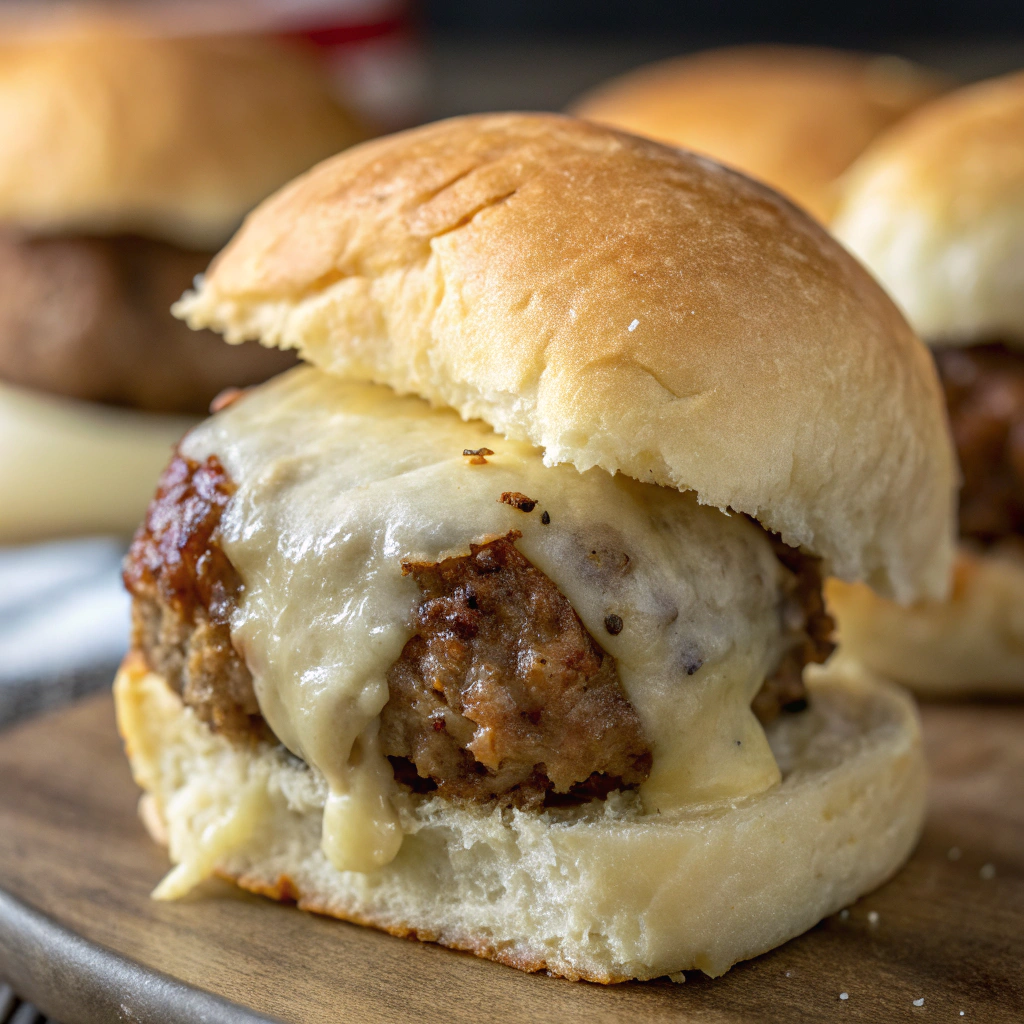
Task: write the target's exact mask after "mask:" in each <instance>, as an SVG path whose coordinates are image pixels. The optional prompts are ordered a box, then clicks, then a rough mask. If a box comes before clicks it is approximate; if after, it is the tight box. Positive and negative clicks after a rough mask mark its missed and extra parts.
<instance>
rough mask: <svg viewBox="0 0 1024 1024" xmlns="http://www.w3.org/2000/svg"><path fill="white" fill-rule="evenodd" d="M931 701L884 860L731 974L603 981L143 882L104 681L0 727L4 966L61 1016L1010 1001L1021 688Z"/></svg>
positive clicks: (971, 1005)
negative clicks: (918, 829)
mask: <svg viewBox="0 0 1024 1024" xmlns="http://www.w3.org/2000/svg"><path fill="white" fill-rule="evenodd" d="M923 715H924V721H925V732H926V742H927V747H928V753H929V758H930V762H931V766H932V772H933V785H932V795H931V810H930V814H929V818H928V823H927V827H926V829H925V833H924V837H923V838H922V841H921V844H920V847H919V848H918V850H917V852H916V854H915V855H914V857H913V859H912V860H911V862H910V863H909V864H908V866H907V867H906V868H905V869H904V870H903V871H902V872H901V873H900V874H899V875H898V876H897V877H896V878H895V879H894V880H893V881H891V882H890V883H888V884H887V885H885V886H883V887H882V888H881V889H880V890H878V891H877V892H876V893H873V894H872V895H870V896H867V897H865V898H864V899H862V900H860V901H859V902H858V903H857V904H856V905H854V906H853V907H851V908H850V909H849V911H848V912H846V913H843V914H839V915H836V916H834V917H832V918H829V919H827V920H825V921H823V922H822V923H821V924H819V925H818V926H817V927H816V928H814V929H812V930H811V931H810V932H808V933H807V934H806V935H804V936H802V937H800V938H798V939H795V940H794V941H792V942H790V943H788V944H787V945H785V946H783V947H782V948H780V949H777V950H775V951H773V952H771V953H768V954H766V955H764V956H762V957H759V958H757V959H756V960H753V961H749V962H747V963H744V964H739V965H738V966H736V967H734V968H733V969H732V971H730V972H729V973H728V974H727V975H726V976H725V977H723V978H719V979H717V980H714V981H712V980H711V979H709V978H706V977H704V976H703V975H701V974H700V973H699V972H693V973H691V974H689V975H688V977H687V982H686V984H685V985H676V984H672V983H671V982H669V981H667V980H661V981H655V982H647V983H643V984H626V985H618V986H610V987H602V986H600V985H590V984H586V983H576V984H574V983H571V982H566V981H563V980H560V979H555V978H548V977H546V976H541V975H526V974H521V973H519V972H518V971H514V970H512V969H510V968H507V967H502V966H500V965H498V964H494V963H490V962H487V961H483V960H477V959H475V958H474V957H472V956H469V955H467V954H462V953H455V952H451V951H450V950H446V949H442V948H440V947H438V946H433V945H425V944H420V943H416V942H410V941H407V940H403V939H395V938H391V937H390V936H387V935H382V934H379V933H377V932H374V931H370V930H367V929H362V928H358V927H355V926H353V925H349V924H343V923H341V922H337V921H332V920H328V919H325V918H318V917H314V916H312V915H308V914H304V913H302V912H300V911H298V910H296V909H295V908H293V907H288V906H281V905H278V904H275V903H272V902H270V901H269V900H264V899H261V898H259V897H255V896H249V895H246V894H243V893H239V892H238V891H236V890H235V889H233V888H232V887H230V886H228V885H226V884H222V883H213V884H208V885H207V886H205V887H204V888H203V889H202V891H200V892H197V893H196V894H195V895H194V896H192V897H190V898H189V899H187V900H185V901H183V902H179V903H171V904H168V903H155V902H153V901H151V900H150V899H149V897H148V894H149V892H150V890H151V889H152V888H153V886H154V885H155V884H156V883H157V881H158V880H159V879H160V877H161V875H162V874H163V873H164V871H165V870H166V868H167V862H166V859H165V856H164V853H163V851H162V850H160V849H158V848H157V847H156V846H154V845H153V844H152V843H151V842H150V840H149V839H148V837H147V836H146V834H145V832H144V831H143V829H142V826H141V825H140V823H139V821H138V819H137V817H136V813H135V807H136V800H137V796H138V793H137V791H136V789H135V786H134V785H133V783H132V780H131V778H130V776H129V774H128V768H127V765H126V763H125V761H124V758H123V756H122V754H121V750H120V743H119V741H118V738H117V735H116V732H115V729H114V717H113V707H112V703H111V700H110V698H109V697H107V696H106V695H102V696H99V697H94V698H91V699H89V700H87V701H84V702H82V703H80V704H78V705H76V706H74V707H72V708H70V709H67V710H64V711H61V712H58V713H56V714H52V715H49V716H47V717H44V718H40V719H37V720H34V721H32V722H30V723H28V724H27V725H25V726H22V727H20V728H19V729H17V730H14V731H12V732H8V733H5V734H0V975H4V974H5V973H6V975H7V976H8V977H9V978H10V980H11V981H12V982H14V984H15V986H16V987H17V986H18V985H19V984H20V985H21V986H22V994H23V995H25V996H26V998H31V999H33V1000H34V1001H36V1002H37V1004H38V1005H40V1006H41V1008H42V1009H43V1010H44V1011H46V1012H47V1013H50V1014H52V1015H54V1016H60V1017H61V1018H62V1019H63V1020H64V1022H65V1024H80V1022H82V1024H85V1022H90V1024H91V1022H94V1021H111V1020H118V1019H120V1020H124V1021H132V1022H150V1021H152V1022H160V1024H170V1022H174V1021H199V1020H204V1021H218V1022H220V1021H239V1022H242V1021H245V1022H251V1021H254V1020H265V1019H266V1017H270V1018H274V1019H278V1020H281V1021H289V1022H292V1021H294V1022H299V1021H301V1022H321V1021H338V1022H349V1021H358V1022H360V1024H362V1022H376V1021H381V1022H383V1021H387V1022H393V1021H422V1022H435V1021H436V1022H441V1021H444V1022H449V1024H462V1022H467V1024H468V1022H473V1024H482V1022H487V1021H502V1022H509V1024H518V1022H529V1024H546V1022H559V1024H561V1022H575V1021H588V1022H591V1021H598V1022H599V1021H618V1020H644V1021H669V1020H671V1021H675V1022H686V1021H700V1022H702V1024H718V1022H730V1024H731V1022H738V1021H758V1022H760V1021H780V1022H788V1021H819V1020H833V1019H835V1020H846V1021H872V1022H875V1021H883V1022H884V1021H902V1020H918V1021H924V1020H929V1021H960V1020H963V1021H986V1022H1003V1021H1007V1022H1009V1021H1020V1020H1022V1019H1024V705H1007V704H1002V705H994V704H989V705H964V706H958V705H932V706H930V707H926V708H925V709H924V712H923ZM993 871H994V876H993ZM876 915H877V916H876ZM842 992H846V993H848V998H847V999H845V1000H841V999H840V993H842ZM922 997H923V998H924V1003H923V1005H921V1006H919V1007H918V1006H915V1005H914V1000H916V999H920V998H922ZM961 1010H962V1011H963V1016H962V1017H961V1016H960V1011H961ZM262 1015H266V1017H264V1016H262Z"/></svg>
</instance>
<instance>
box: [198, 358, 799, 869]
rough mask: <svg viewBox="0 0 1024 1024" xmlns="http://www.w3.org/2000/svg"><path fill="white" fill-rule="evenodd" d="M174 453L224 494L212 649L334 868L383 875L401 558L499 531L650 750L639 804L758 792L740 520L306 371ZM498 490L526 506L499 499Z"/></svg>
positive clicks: (767, 608) (750, 554) (756, 650)
mask: <svg viewBox="0 0 1024 1024" xmlns="http://www.w3.org/2000/svg"><path fill="white" fill-rule="evenodd" d="M481 447H486V448H490V449H492V450H493V452H494V454H493V455H491V456H488V457H487V462H486V464H485V465H474V464H473V463H472V462H471V461H470V459H468V458H466V457H465V456H464V455H463V454H462V453H463V450H464V449H467V448H470V449H478V448H481ZM183 451H184V453H185V454H186V455H188V456H190V457H191V458H193V459H196V460H203V459H205V458H206V457H207V456H208V455H210V454H214V453H215V454H216V455H217V456H218V457H219V458H220V459H221V461H222V463H223V464H224V466H225V468H226V469H227V471H228V472H229V473H230V475H231V477H232V479H233V480H234V481H235V483H236V484H237V486H238V490H237V493H236V494H235V496H234V498H233V499H232V501H231V503H230V504H229V506H228V508H227V510H226V512H225V515H224V518H223V520H222V530H223V546H224V549H225V551H226V552H227V554H228V556H229V558H230V559H231V561H232V562H233V564H234V565H235V567H236V569H237V570H238V572H239V573H240V575H241V577H242V580H243V582H244V584H245V591H244V594H243V597H242V600H241V602H240V605H239V608H238V610H237V613H236V615H235V617H234V619H233V621H232V636H233V638H234V640H235V642H236V644H237V645H238V646H239V647H240V648H241V650H242V651H243V653H244V656H245V659H246V662H247V664H248V665H249V668H250V669H251V670H252V674H253V678H254V682H255V687H256V695H257V698H258V700H259V704H260V708H261V710H262V712H263V715H264V717H265V718H266V719H267V721H268V723H269V724H270V727H271V728H272V729H273V730H274V732H275V733H276V734H277V736H278V737H279V738H280V739H281V740H282V741H283V742H284V743H285V744H286V745H287V746H288V748H289V749H290V750H292V751H293V752H294V753H295V754H297V755H298V756H300V757H302V758H303V759H305V760H306V761H307V762H309V763H310V764H311V765H313V766H315V767H316V768H317V769H319V770H320V771H321V772H322V773H323V775H324V776H325V778H326V780H327V783H328V786H329V790H330V798H329V800H328V804H327V808H326V811H325V815H324V824H323V848H324V852H325V854H326V855H327V857H328V859H329V860H330V861H331V863H332V864H334V865H335V867H337V868H338V869H339V870H355V871H368V870H372V869H373V868H374V867H377V866H379V865H382V864H386V863H388V862H389V861H390V860H391V859H392V858H393V857H394V856H395V855H396V854H397V852H398V849H399V847H400V845H401V842H402V832H401V826H400V824H399V819H398V815H397V814H396V812H395V810H394V808H393V806H392V801H391V797H392V795H393V794H394V792H395V783H394V780H393V776H392V772H391V767H390V764H389V762H388V761H387V759H386V758H385V757H384V756H383V755H382V753H381V751H380V748H379V745H378V737H377V733H378V727H379V714H380V711H381V709H382V708H383V707H384V704H385V703H386V702H387V699H388V688H387V682H386V673H387V670H388V668H389V666H390V665H391V664H392V663H393V662H394V661H395V660H396V659H397V658H398V657H399V656H400V654H401V652H402V648H403V646H404V645H405V643H406V641H407V640H408V639H409V638H410V637H411V636H412V634H413V629H414V627H413V623H414V614H415V611H416V608H417V606H418V605H419V602H420V594H419V590H418V588H417V586H416V584H415V582H414V581H413V580H412V578H411V577H408V576H403V575H402V572H401V563H402V561H403V560H404V559H413V560H417V561H428V562H436V561H439V560H440V559H443V558H446V557H450V556H453V555H463V554H467V553H468V552H469V544H470V542H476V543H480V542H485V541H487V540H489V539H493V538H494V537H496V536H502V535H504V534H506V533H507V532H508V531H509V530H513V529H515V530H519V531H521V533H522V538H521V539H520V540H519V541H518V542H517V546H518V548H519V549H520V550H521V551H522V553H523V554H524V555H525V556H526V557H527V558H528V559H529V560H530V561H531V562H532V563H533V564H534V565H535V566H537V568H539V569H540V570H541V571H543V572H545V573H546V574H547V575H548V576H549V577H550V578H551V579H552V580H553V581H554V583H555V584H556V585H557V586H558V588H559V589H560V590H561V592H562V593H563V594H565V596H566V597H567V598H568V599H569V601H570V602H571V603H572V605H573V607H574V608H575V609H576V612H577V613H578V614H579V616H580V618H581V619H582V620H583V623H584V624H585V626H586V627H587V629H588V630H589V631H590V633H591V634H592V635H593V636H594V637H595V639H596V640H597V641H598V643H599V644H600V645H601V646H602V647H603V648H604V649H605V650H606V651H608V652H609V653H610V654H612V655H613V656H614V657H615V659H616V662H617V665H618V670H619V676H620V679H621V681H622V685H623V688H624V689H625V691H626V695H627V696H628V698H629V700H630V701H631V703H632V704H633V706H634V708H635V709H636V711H637V713H638V715H639V717H640V720H641V722H642V724H643V727H644V729H645V731H646V734H647V737H648V739H649V741H650V743H651V749H652V753H653V769H652V772H651V776H650V779H649V780H648V782H647V783H646V784H645V785H644V786H643V788H642V790H641V796H642V798H643V801H644V805H645V807H646V808H647V809H648V810H650V811H669V810H671V809H672V808H675V807H679V806H683V805H687V804H693V803H706V802H709V801H718V800H729V799H734V798H738V797H742V796H746V795H749V794H753V793H757V792H760V791H762V790H764V789H766V788H768V787H769V786H771V785H773V784H775V783H776V782H777V781H778V779H779V772H778V768H777V766H776V764H775V760H774V758H773V756H772V753H771V751H770V750H769V748H768V744H767V741H766V740H765V737H764V733H763V731H762V729H761V727H760V725H759V724H758V722H757V720H756V719H755V718H754V716H753V714H752V712H751V711H750V702H751V699H752V698H753V696H754V694H755V693H756V692H757V690H758V688H759V687H760V685H761V683H762V682H763V680H764V678H765V675H766V674H767V672H768V671H769V670H770V669H771V668H772V667H773V666H774V663H775V661H776V659H777V657H778V655H779V651H780V642H781V641H780V624H779V612H778V608H779V600H780V579H781V574H782V570H781V568H780V566H779V564H778V562H777V560H776V559H775V557H774V555H773V554H772V551H771V548H770V545H769V543H768V541H767V538H766V537H765V535H764V534H763V532H762V531H761V530H760V529H759V528H758V527H756V526H754V525H753V524H751V523H749V522H748V521H746V520H745V519H743V518H742V517H739V516H728V515H726V514H724V513H722V512H720V511H719V510H717V509H713V508H706V507H701V506H699V505H698V504H697V502H696V500H695V499H694V497H693V496H692V495H689V494H680V493H679V492H677V491H674V490H670V489H667V488H662V487H657V486H654V485H650V484H641V483H637V482H636V481H634V480H632V479H630V478H628V477H623V476H614V477H613V476H611V475H609V474H608V473H606V472H604V471H603V470H600V469H593V470H590V471H588V472H586V473H579V472H578V471H577V470H576V469H574V468H572V467H571V466H555V467H547V466H545V465H544V463H543V461H542V453H541V452H540V451H538V450H537V449H535V448H533V447H531V446H529V445H527V444H522V443H519V442H512V441H507V440H505V439H503V438H501V437H499V436H497V435H495V434H494V433H493V432H492V431H491V430H490V429H489V428H488V427H487V426H485V425H483V424H481V423H477V422H471V423H464V422H462V421H461V420H460V419H459V418H458V416H456V415H455V414H454V413H452V412H449V411H438V410H434V409H431V408H430V407H429V406H428V405H427V403H426V402H424V401H422V400H420V399H418V398H403V397H398V396H397V395H395V393H394V392H392V391H391V390H389V389H387V388H384V387H378V386H375V385H368V384H353V383H347V382H343V381H339V380H336V379H332V378H331V377H329V376H328V375H326V374H324V373H321V372H320V371H318V370H314V369H311V368H300V369H296V370H293V371H291V372H289V373H287V374H285V375H283V376H281V377H279V378H276V379H275V380H274V381H271V382H270V383H268V384H266V385H263V386H262V387H260V388H258V389H256V390H254V391H252V392H250V393H249V394H247V395H246V397H244V398H243V399H241V400H240V401H238V402H237V403H235V404H234V405H232V406H231V407H230V408H228V409H227V410H225V411H224V412H222V413H220V414H218V415H217V416H214V417H213V418H211V419H210V420H208V421H206V422H205V423H204V424H201V425H200V426H199V427H197V428H196V429H195V430H194V431H193V432H192V433H191V434H190V435H189V436H188V438H187V439H186V441H185V443H184V445H183ZM503 491H519V492H522V493H524V494H526V495H528V496H529V497H530V498H533V499H536V501H537V503H538V504H537V507H536V508H535V510H534V511H533V512H530V513H524V512H521V511H519V510H518V509H515V508H512V507H511V506H509V505H506V504H503V503H502V502H501V501H500V500H499V499H500V495H501V494H502V492H503ZM544 512H547V513H548V516H549V517H550V523H549V524H547V525H546V524H545V523H544V522H543V521H542V514H543V513H544ZM612 614H614V615H617V616H619V617H620V618H621V619H622V622H623V628H622V631H621V632H620V633H619V634H618V635H616V636H612V635H610V634H609V633H608V631H607V629H606V627H605V624H604V623H605V618H606V617H607V616H609V615H612Z"/></svg>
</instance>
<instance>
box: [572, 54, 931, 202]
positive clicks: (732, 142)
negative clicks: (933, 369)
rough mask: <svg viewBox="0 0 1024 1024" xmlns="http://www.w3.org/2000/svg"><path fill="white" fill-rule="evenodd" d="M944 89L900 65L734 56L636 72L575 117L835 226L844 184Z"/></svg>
mask: <svg viewBox="0 0 1024 1024" xmlns="http://www.w3.org/2000/svg"><path fill="white" fill-rule="evenodd" d="M944 84H945V83H944V82H943V80H942V79H941V78H940V77H939V76H938V75H935V74H932V73H931V72H929V71H927V70H925V69H924V68H922V67H919V66H917V65H915V64H912V63H910V62H909V61H906V60H902V59H901V58H899V57H888V56H878V55H872V54H860V53H844V52H843V51H840V50H827V49H816V48H812V47H802V46H735V47H729V48H727V49H722V50H708V51H705V52H703V53H697V54H694V55H692V56H687V57H681V58H677V59H674V60H667V61H662V62H660V63H658V64H652V65H650V66H648V67H644V68H640V69H639V70H637V71H631V72H629V73H628V74H625V75H623V76H621V77H620V78H615V79H612V80H611V81H610V82H606V83H605V84H603V85H600V86H598V87H597V88H596V89H595V90H594V91H593V92H590V93H588V94H587V95H585V96H583V97H582V98H581V99H580V100H578V101H577V102H576V103H575V104H574V105H573V108H572V109H573V113H575V114H577V115H578V116H579V117H585V118H587V119H588V120H592V121H599V122H601V123H602V124H607V125H611V126H612V127H613V128H621V129H623V130H624V131H628V132H635V133H636V134H637V135H647V136H649V137H650V138H653V139H658V140H659V141H661V142H667V143H670V144H672V145H675V146H683V147H684V148H686V149H693V150H695V151H697V152H698V153H704V154H705V155H707V156H710V157H714V158H715V159H716V160H721V161H722V163H725V164H728V165H729V166H730V167H735V168H736V169H737V170H739V171H743V172H744V173H746V174H749V175H751V176H752V177H754V178H757V179H759V180H760V181H763V182H765V184H767V185H771V186H772V188H775V189H778V190H779V191H780V192H782V193H784V194H785V195H787V196H789V197H790V198H791V199H793V200H794V201H795V202H797V203H799V204H800V205H801V206H803V207H804V209H806V210H808V211H809V212H810V213H812V214H814V215H815V216H816V217H818V218H820V219H822V220H826V219H827V218H828V217H829V215H830V214H831V213H832V211H833V209H834V206H835V200H836V198H837V189H836V179H837V178H838V177H839V175H840V174H842V172H843V171H845V170H846V168H847V167H848V166H849V165H850V164H851V163H852V162H853V161H854V159H856V157H857V156H859V155H860V153H861V151H862V150H863V149H864V147H865V146H867V144H868V143H869V142H870V141H871V140H872V139H873V138H874V137H875V136H876V135H877V134H878V133H879V132H880V131H882V130H883V129H885V128H887V127H888V126H889V125H890V124H892V123H893V122H894V121H897V120H899V118H901V117H903V116H904V115H905V114H907V113H908V112H909V111H911V110H913V109H914V108H915V107H917V106H918V105H919V104H921V103H923V102H924V101H925V100H927V99H929V98H930V97H932V96H934V95H936V94H937V93H938V92H939V91H940V90H941V89H942V88H943V86H944Z"/></svg>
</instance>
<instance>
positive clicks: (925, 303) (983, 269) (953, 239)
mask: <svg viewBox="0 0 1024 1024" xmlns="http://www.w3.org/2000/svg"><path fill="white" fill-rule="evenodd" d="M834 229H835V232H836V234H837V235H838V236H839V237H840V238H841V239H842V240H843V241H844V242H845V243H846V245H847V246H848V247H849V248H851V249H852V250H853V251H854V252H855V253H856V254H857V255H858V256H860V258H861V259H862V260H864V262H865V263H867V265H868V266H869V267H870V268H871V269H872V270H873V271H874V272H875V274H876V276H877V277H878V278H879V279H880V280H881V281H882V282H883V284H885V286H886V287H887V288H888V289H889V291H890V293H891V294H892V295H893V296H894V297H895V298H896V300H897V301H898V302H899V303H900V305H902V306H903V308H904V310H905V311H906V313H907V315H908V316H909V318H910V320H911V322H912V323H913V324H914V326H915V327H916V328H917V330H918V331H920V332H921V334H922V335H923V336H924V337H925V338H926V339H927V340H928V341H930V342H932V343H933V344H954V345H956V344H959V345H964V344H971V343H974V342H986V341H1008V342H1011V343H1016V344H1017V345H1018V346H1021V345H1024V72H1017V73H1015V74H1012V75H1007V76H1005V77H1003V78H994V79H991V80H989V81H987V82H981V83H980V84H978V85H972V86H968V87H967V88H965V89H959V90H957V91H956V92H953V93H950V94H949V95H948V96H944V97H942V98H941V99H938V100H936V101H934V102H933V103H930V104H928V105H927V106H926V107H923V108H922V109H921V110H919V111H918V112H917V113H916V114H914V115H913V116H911V117H909V118H908V119H907V120H906V121H905V122H903V123H902V124H900V125H897V126H896V127H895V128H893V129H892V130H891V131H890V132H888V133H886V134H885V135H884V136H882V137H881V138H879V139H878V140H877V142H876V143H875V144H874V145H873V146H871V147H870V148H869V149H868V151H867V152H866V153H865V154H864V156H863V157H861V159H860V160H858V161H857V163H856V164H854V166H853V167H852V168H850V171H849V175H848V179H847V181H846V183H845V188H844V195H843V200H842V203H841V206H840V208H839V212H838V214H837V217H836V221H835V225H834Z"/></svg>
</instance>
